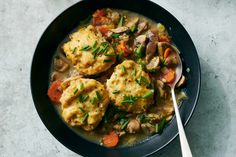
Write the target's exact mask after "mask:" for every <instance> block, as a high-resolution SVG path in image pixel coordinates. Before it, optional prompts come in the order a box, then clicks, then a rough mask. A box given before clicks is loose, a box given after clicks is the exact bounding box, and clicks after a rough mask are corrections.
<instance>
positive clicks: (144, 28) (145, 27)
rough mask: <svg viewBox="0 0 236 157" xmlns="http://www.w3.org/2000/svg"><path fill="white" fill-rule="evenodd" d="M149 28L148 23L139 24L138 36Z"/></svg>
mask: <svg viewBox="0 0 236 157" xmlns="http://www.w3.org/2000/svg"><path fill="white" fill-rule="evenodd" d="M147 28H148V23H147V22H146V21H145V22H141V23H139V24H138V31H137V34H140V33H142V32H143V31H144V30H146V29H147Z"/></svg>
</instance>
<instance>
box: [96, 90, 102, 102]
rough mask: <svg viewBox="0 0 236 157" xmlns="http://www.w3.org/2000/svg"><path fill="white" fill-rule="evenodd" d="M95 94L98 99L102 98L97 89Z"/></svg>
mask: <svg viewBox="0 0 236 157" xmlns="http://www.w3.org/2000/svg"><path fill="white" fill-rule="evenodd" d="M96 95H97V99H98V100H102V96H101V95H100V93H99V92H98V91H96Z"/></svg>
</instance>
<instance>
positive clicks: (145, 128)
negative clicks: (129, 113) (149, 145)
mask: <svg viewBox="0 0 236 157" xmlns="http://www.w3.org/2000/svg"><path fill="white" fill-rule="evenodd" d="M141 128H142V130H143V132H144V133H146V134H153V133H154V132H155V128H154V126H153V125H152V124H150V123H143V124H141Z"/></svg>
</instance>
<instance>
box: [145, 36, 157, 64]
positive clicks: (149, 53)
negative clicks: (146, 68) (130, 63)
mask: <svg viewBox="0 0 236 157" xmlns="http://www.w3.org/2000/svg"><path fill="white" fill-rule="evenodd" d="M156 47H157V45H156V43H154V42H152V41H150V42H149V43H148V44H147V47H146V58H145V59H146V62H149V61H150V60H151V59H152V57H153V56H154V54H155V52H156Z"/></svg>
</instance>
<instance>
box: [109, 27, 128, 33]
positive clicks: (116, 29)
mask: <svg viewBox="0 0 236 157" xmlns="http://www.w3.org/2000/svg"><path fill="white" fill-rule="evenodd" d="M128 29H129V28H128V27H126V26H122V27H118V28H115V29H111V31H112V32H114V33H123V32H125V31H127V30H128Z"/></svg>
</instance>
